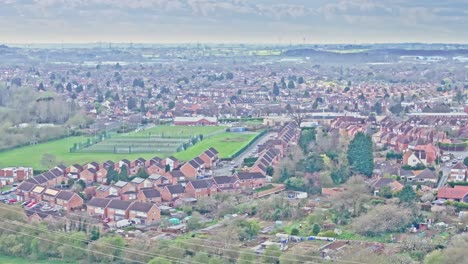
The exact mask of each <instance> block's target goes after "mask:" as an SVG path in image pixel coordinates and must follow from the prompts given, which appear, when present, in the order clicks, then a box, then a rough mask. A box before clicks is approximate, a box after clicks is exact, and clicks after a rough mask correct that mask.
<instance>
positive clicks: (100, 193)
mask: <svg viewBox="0 0 468 264" xmlns="http://www.w3.org/2000/svg"><path fill="white" fill-rule="evenodd" d="M119 196H120V194H119V192H118V190H117V189H116V188H115V187H113V186H110V185H100V186H99V187H97V188H96V195H95V197H97V198H108V197H119Z"/></svg>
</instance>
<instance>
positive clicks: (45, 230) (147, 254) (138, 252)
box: [0, 205, 234, 264]
mask: <svg viewBox="0 0 468 264" xmlns="http://www.w3.org/2000/svg"><path fill="white" fill-rule="evenodd" d="M0 207H4V206H3V205H2V206H0ZM3 209H4V210H8V211H11V212H15V213H19V214H22V213H21V212H18V211H16V210H12V209H7V208H3ZM65 219H67V220H69V221H72V222H79V221H78V220H72V219H68V218H65ZM11 223H13V224H16V225H21V226H24V227H27V228H31V229H34V230H36V231H42V232H52V233H55V234H58V235H60V236H65V235H64V234H63V233H62V232H59V231H51V230H48V229H41V228H39V227H34V226H32V225H28V224H25V223H18V222H16V223H14V222H11ZM75 240H80V241H82V242H89V240H86V239H78V238H75ZM97 243H98V244H100V245H103V246H107V247H110V248H114V249H120V250H126V251H129V252H132V253H137V254H140V256H141V255H145V256H149V257H165V258H169V259H171V260H174V261H180V260H179V259H177V258H174V257H171V256H167V255H162V254H155V253H152V254H150V253H148V252H144V251H141V250H136V249H130V248H126V247H119V246H116V245H111V244H107V243H102V242H97ZM167 247H169V248H176V249H185V248H181V247H175V246H172V245H167ZM185 250H186V249H185ZM220 257H223V258H228V259H230V260H234V259H233V258H231V257H229V256H222V255H220ZM192 262H194V261H192ZM195 263H199V264H204V263H200V262H195Z"/></svg>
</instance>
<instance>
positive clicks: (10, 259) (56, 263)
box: [0, 255, 70, 264]
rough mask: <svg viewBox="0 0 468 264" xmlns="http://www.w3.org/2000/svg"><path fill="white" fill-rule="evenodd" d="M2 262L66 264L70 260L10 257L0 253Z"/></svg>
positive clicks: (11, 263)
mask: <svg viewBox="0 0 468 264" xmlns="http://www.w3.org/2000/svg"><path fill="white" fill-rule="evenodd" d="M0 263H2V264H31V263H34V264H49V263H50V264H65V263H70V262H62V261H57V260H34V261H31V260H29V259H25V258H20V257H10V256H1V255H0Z"/></svg>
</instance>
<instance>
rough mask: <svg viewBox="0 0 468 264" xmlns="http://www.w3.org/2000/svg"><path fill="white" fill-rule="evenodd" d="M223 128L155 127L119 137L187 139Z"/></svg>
mask: <svg viewBox="0 0 468 264" xmlns="http://www.w3.org/2000/svg"><path fill="white" fill-rule="evenodd" d="M226 128H227V127H225V126H155V127H152V128H148V129H145V130H141V131H138V132H130V133H127V134H124V135H118V136H119V137H125V136H131V137H150V136H158V137H166V138H188V137H192V136H196V135H200V134H202V135H204V136H207V135H209V134H211V133H214V132H217V131H222V130H225V129H226Z"/></svg>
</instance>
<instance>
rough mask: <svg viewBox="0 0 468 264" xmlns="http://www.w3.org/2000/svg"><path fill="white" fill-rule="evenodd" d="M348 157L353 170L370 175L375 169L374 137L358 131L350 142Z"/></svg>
mask: <svg viewBox="0 0 468 264" xmlns="http://www.w3.org/2000/svg"><path fill="white" fill-rule="evenodd" d="M347 158H348V161H349V165H350V166H351V168H352V170H353V171H355V172H357V173H362V174H364V175H366V176H368V177H370V176H372V171H373V170H374V158H373V152H372V139H371V137H370V136H369V135H367V134H364V133H363V132H358V133H357V134H356V135H355V136H354V138H353V140H351V142H350V143H349V146H348V152H347Z"/></svg>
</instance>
